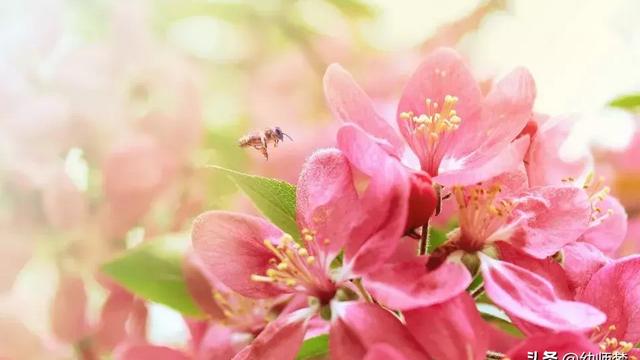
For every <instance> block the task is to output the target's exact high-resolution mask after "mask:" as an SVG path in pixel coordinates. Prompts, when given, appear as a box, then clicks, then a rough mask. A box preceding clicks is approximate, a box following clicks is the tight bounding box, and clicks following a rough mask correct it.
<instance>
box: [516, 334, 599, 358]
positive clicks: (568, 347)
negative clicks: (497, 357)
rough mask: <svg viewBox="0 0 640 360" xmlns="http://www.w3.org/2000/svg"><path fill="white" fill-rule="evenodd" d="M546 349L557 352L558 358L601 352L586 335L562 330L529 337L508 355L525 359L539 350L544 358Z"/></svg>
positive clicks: (540, 355) (539, 353)
mask: <svg viewBox="0 0 640 360" xmlns="http://www.w3.org/2000/svg"><path fill="white" fill-rule="evenodd" d="M546 351H548V352H556V353H557V355H558V356H557V358H558V359H563V358H564V356H565V354H567V353H574V354H578V355H577V356H580V355H581V354H585V353H590V354H594V355H596V354H599V353H600V349H599V348H598V347H597V346H596V345H595V344H594V343H593V342H592V341H591V340H589V339H588V338H587V337H586V336H584V335H582V334H580V333H575V332H560V333H555V334H553V335H549V334H539V335H534V336H532V337H529V338H527V339H526V340H524V341H523V342H521V343H520V344H519V345H518V346H516V347H515V348H513V349H511V351H509V353H508V354H507V357H508V358H509V359H513V360H525V359H529V358H530V357H529V356H528V353H529V352H537V353H538V357H539V358H542V356H543V354H544V353H545V352H546ZM571 359H574V358H571ZM575 359H578V358H577V357H576V358H575Z"/></svg>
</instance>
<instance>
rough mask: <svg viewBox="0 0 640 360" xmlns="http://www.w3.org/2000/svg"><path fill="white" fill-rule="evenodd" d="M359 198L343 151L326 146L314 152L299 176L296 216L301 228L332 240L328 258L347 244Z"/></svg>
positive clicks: (320, 239)
mask: <svg viewBox="0 0 640 360" xmlns="http://www.w3.org/2000/svg"><path fill="white" fill-rule="evenodd" d="M357 198H358V195H357V193H356V190H355V187H354V185H353V177H352V175H351V168H350V166H349V162H348V161H347V158H346V157H345V156H344V155H343V154H342V153H341V152H340V151H338V150H336V149H327V150H320V151H316V152H315V153H313V155H311V157H310V158H309V160H307V162H306V163H305V165H304V166H303V168H302V172H301V174H300V179H299V180H298V186H297V194H296V208H297V209H296V211H297V217H298V219H297V220H298V224H299V225H300V228H307V229H312V230H315V231H316V237H317V238H318V240H319V242H320V244H324V239H329V240H330V242H329V243H328V246H329V248H328V249H326V251H327V252H328V258H329V259H331V258H333V256H334V255H336V254H337V253H338V251H340V249H341V248H342V245H343V244H344V240H345V238H346V237H345V234H346V233H347V232H348V231H349V227H350V226H351V219H353V217H354V211H353V204H354V203H355V202H356V201H357ZM329 261H330V260H329Z"/></svg>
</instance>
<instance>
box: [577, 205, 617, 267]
mask: <svg viewBox="0 0 640 360" xmlns="http://www.w3.org/2000/svg"><path fill="white" fill-rule="evenodd" d="M598 208H599V209H600V212H601V214H607V212H610V215H608V216H606V217H605V218H604V219H602V220H597V222H596V223H595V224H592V225H591V226H590V227H589V230H587V231H586V232H585V233H584V234H583V235H582V237H581V238H580V241H584V242H588V243H590V244H592V245H594V246H595V247H597V248H598V249H600V251H602V252H603V253H604V254H605V255H609V256H611V255H613V254H615V252H616V251H617V250H618V248H619V247H620V245H621V244H622V242H623V241H624V239H625V236H626V235H627V212H626V211H625V209H624V207H623V206H622V204H620V202H619V201H618V199H616V198H614V197H612V196H607V197H606V198H605V199H604V200H602V201H601V202H600V203H598Z"/></svg>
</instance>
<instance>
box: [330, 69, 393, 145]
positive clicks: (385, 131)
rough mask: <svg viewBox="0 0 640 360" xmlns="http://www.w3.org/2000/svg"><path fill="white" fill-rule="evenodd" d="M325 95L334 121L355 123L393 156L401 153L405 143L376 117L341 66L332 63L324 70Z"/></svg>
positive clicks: (388, 125)
mask: <svg viewBox="0 0 640 360" xmlns="http://www.w3.org/2000/svg"><path fill="white" fill-rule="evenodd" d="M324 93H325V96H326V98H327V103H328V104H329V108H330V109H331V112H332V113H333V116H334V117H335V118H336V119H340V120H342V121H344V122H352V123H354V124H357V125H358V126H360V127H362V128H363V129H364V130H365V131H367V132H368V133H369V134H371V135H373V136H375V137H377V138H380V139H383V140H386V141H387V142H388V143H389V145H391V149H392V153H393V154H395V155H401V154H402V151H403V148H404V142H403V141H402V139H401V138H400V136H398V134H397V133H396V132H395V130H394V129H393V128H392V127H391V125H390V124H389V123H387V122H386V121H385V120H384V119H383V118H382V117H381V116H380V115H378V113H377V112H376V110H375V109H374V106H373V102H372V101H371V99H370V98H369V97H368V96H367V94H366V93H365V92H364V90H362V88H360V86H358V84H356V82H355V80H354V79H353V77H352V76H351V75H350V74H349V73H348V72H347V71H345V70H344V69H343V68H342V67H341V66H340V65H338V64H331V65H330V66H329V68H327V72H326V73H325V75H324Z"/></svg>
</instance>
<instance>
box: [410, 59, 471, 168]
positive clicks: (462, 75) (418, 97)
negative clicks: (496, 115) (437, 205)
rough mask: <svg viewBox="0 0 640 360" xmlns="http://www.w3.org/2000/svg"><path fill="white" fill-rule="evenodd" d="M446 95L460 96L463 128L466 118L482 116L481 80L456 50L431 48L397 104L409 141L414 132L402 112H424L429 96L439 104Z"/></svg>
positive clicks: (469, 119) (458, 105) (460, 113)
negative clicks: (477, 81) (479, 84)
mask: <svg viewBox="0 0 640 360" xmlns="http://www.w3.org/2000/svg"><path fill="white" fill-rule="evenodd" d="M447 95H451V96H456V97H458V99H459V101H458V104H457V106H456V108H455V110H456V112H457V114H458V116H460V118H461V119H462V125H461V128H462V126H466V125H465V122H469V123H473V122H475V121H478V120H479V118H480V103H481V100H482V95H481V94H480V89H479V88H478V84H477V83H476V81H475V79H474V78H473V76H472V75H471V72H470V71H469V69H468V68H467V66H466V65H465V64H464V61H463V60H462V58H461V57H460V55H458V54H457V53H456V52H455V51H454V50H451V49H446V48H440V49H437V50H435V51H434V52H432V53H431V55H429V57H428V58H427V59H426V60H425V61H424V62H423V63H422V64H421V65H420V67H419V68H418V69H417V70H416V72H415V73H414V74H413V76H412V77H411V79H410V80H409V82H408V83H407V85H406V87H405V89H404V91H403V94H402V98H401V99H400V103H399V105H398V113H397V120H398V128H399V129H400V132H401V133H402V135H403V136H404V138H405V139H407V142H408V143H409V144H411V141H412V140H411V138H412V136H413V135H412V134H411V130H410V129H409V128H408V127H407V121H406V120H404V119H401V118H400V114H401V113H403V112H413V113H414V114H415V115H420V114H423V113H424V112H425V100H426V99H427V98H429V99H431V100H432V101H434V102H437V103H438V104H444V98H445V96H447ZM459 130H461V129H459ZM452 144H455V142H452ZM441 145H446V146H449V145H448V144H441ZM417 155H418V156H419V157H422V156H428V155H430V154H420V153H417ZM421 162H422V161H421ZM432 175H433V174H432Z"/></svg>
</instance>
